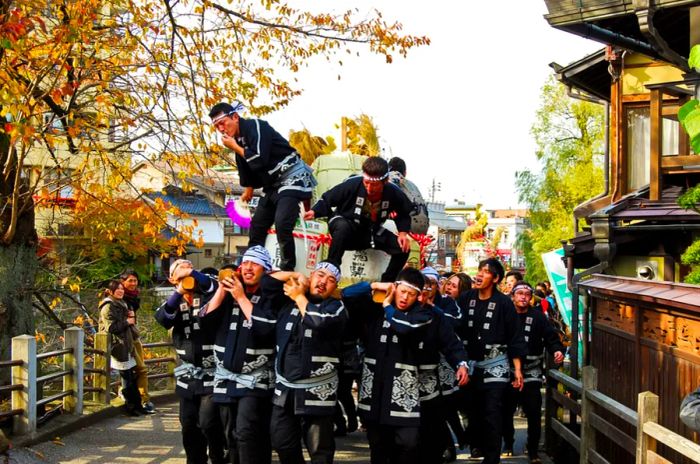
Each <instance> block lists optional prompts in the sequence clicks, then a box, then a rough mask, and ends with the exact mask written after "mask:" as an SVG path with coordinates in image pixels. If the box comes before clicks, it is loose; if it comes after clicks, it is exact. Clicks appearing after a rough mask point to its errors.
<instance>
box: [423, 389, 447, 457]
mask: <svg viewBox="0 0 700 464" xmlns="http://www.w3.org/2000/svg"><path fill="white" fill-rule="evenodd" d="M449 433H450V430H449V429H448V428H447V421H446V415H445V403H444V402H443V399H442V398H439V397H438V398H435V399H432V400H429V401H428V402H425V403H421V405H420V443H421V446H420V457H421V463H426V464H442V453H443V452H444V451H445V449H446V448H447V446H446V445H447V442H446V437H448V436H449ZM450 440H451V437H450Z"/></svg>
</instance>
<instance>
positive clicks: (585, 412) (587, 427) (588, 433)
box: [579, 366, 598, 464]
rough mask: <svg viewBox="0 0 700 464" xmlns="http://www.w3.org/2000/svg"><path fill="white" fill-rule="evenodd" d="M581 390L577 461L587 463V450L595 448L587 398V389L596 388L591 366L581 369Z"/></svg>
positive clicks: (589, 405)
mask: <svg viewBox="0 0 700 464" xmlns="http://www.w3.org/2000/svg"><path fill="white" fill-rule="evenodd" d="M582 376H583V378H582V382H583V391H582V393H581V447H580V454H579V463H580V464H588V456H589V454H588V452H589V451H590V450H595V429H594V428H593V426H592V425H591V413H592V412H593V409H592V408H593V402H592V401H591V400H589V399H588V395H587V393H588V391H589V390H596V389H597V388H598V372H597V371H596V369H595V367H593V366H586V367H584V368H583V369H582Z"/></svg>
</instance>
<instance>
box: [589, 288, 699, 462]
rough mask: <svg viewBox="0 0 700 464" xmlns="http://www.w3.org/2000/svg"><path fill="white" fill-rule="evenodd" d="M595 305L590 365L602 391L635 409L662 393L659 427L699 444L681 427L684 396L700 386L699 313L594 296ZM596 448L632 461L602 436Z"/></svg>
mask: <svg viewBox="0 0 700 464" xmlns="http://www.w3.org/2000/svg"><path fill="white" fill-rule="evenodd" d="M591 306H592V313H593V315H592V321H593V328H592V333H591V343H590V347H591V348H590V350H591V355H590V358H591V359H590V361H591V365H593V366H594V367H595V368H597V369H598V390H600V391H601V392H602V393H603V394H605V395H608V396H610V397H612V398H613V399H615V400H617V401H619V402H621V403H622V404H624V405H625V406H627V407H630V408H632V409H635V410H636V409H637V395H638V394H639V393H640V392H643V391H651V392H652V393H655V394H657V395H659V402H660V404H659V415H660V423H661V425H663V426H664V427H667V428H669V429H671V430H673V431H675V432H677V433H680V434H681V435H684V436H685V437H687V438H689V439H691V440H694V441H695V442H697V441H698V439H700V434H698V433H693V432H692V431H691V430H690V429H689V428H687V427H686V426H685V425H683V423H682V422H681V421H680V420H679V418H678V411H679V408H680V403H681V401H682V399H683V397H684V396H685V395H687V394H688V393H689V392H691V391H693V390H694V389H696V388H697V387H698V379H700V345H698V343H697V341H696V340H698V339H700V312H697V311H695V312H693V311H686V310H678V309H674V308H668V307H662V306H659V305H656V304H654V303H641V302H638V301H634V300H631V299H629V298H625V297H622V296H620V297H617V298H611V297H609V296H603V295H596V294H595V293H594V294H593V297H592V304H591ZM698 310H700V307H699V308H698ZM605 418H606V419H607V420H610V421H614V420H615V418H612V417H605ZM632 436H634V435H633V434H632ZM596 449H599V450H600V451H601V452H602V453H603V456H604V457H605V458H606V459H608V461H609V462H615V463H626V462H629V463H633V462H634V459H633V458H630V456H629V454H627V453H626V452H624V451H622V450H621V449H620V448H619V446H618V445H617V444H615V443H612V442H610V441H609V440H606V439H605V438H603V437H600V438H599V439H598V443H597V446H596ZM665 457H667V458H668V459H670V460H671V462H674V463H678V464H681V463H685V462H688V461H685V460H684V459H683V458H682V457H680V456H678V455H674V454H671V453H669V454H667V455H666V456H665Z"/></svg>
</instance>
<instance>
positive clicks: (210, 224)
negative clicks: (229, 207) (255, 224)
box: [168, 215, 228, 245]
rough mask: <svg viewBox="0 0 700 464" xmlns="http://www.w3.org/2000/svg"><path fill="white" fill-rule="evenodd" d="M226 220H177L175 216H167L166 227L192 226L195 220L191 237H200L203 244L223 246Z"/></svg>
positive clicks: (202, 218)
mask: <svg viewBox="0 0 700 464" xmlns="http://www.w3.org/2000/svg"><path fill="white" fill-rule="evenodd" d="M227 219H228V218H223V217H222V218H210V217H202V216H200V217H192V218H185V219H177V218H176V217H175V216H172V215H169V216H168V225H170V226H172V227H178V226H193V225H194V222H195V220H196V222H197V225H196V226H195V227H194V233H193V234H192V236H193V237H194V238H195V239H196V238H198V237H199V236H200V233H201V236H202V239H203V240H204V243H205V244H210V245H223V244H224V223H225V222H226V220H227Z"/></svg>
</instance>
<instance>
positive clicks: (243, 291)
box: [156, 104, 551, 464]
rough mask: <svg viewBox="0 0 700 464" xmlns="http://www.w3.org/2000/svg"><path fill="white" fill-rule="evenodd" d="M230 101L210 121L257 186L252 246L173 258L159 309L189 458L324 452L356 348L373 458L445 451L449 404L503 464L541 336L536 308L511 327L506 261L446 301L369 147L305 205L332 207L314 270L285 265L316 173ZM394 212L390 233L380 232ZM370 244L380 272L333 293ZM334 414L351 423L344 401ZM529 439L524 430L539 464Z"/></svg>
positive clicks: (416, 458)
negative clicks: (194, 260) (222, 255)
mask: <svg viewBox="0 0 700 464" xmlns="http://www.w3.org/2000/svg"><path fill="white" fill-rule="evenodd" d="M239 111H240V108H239V107H238V106H233V105H228V104H219V105H216V106H215V107H214V108H212V111H211V113H210V116H211V117H212V119H213V122H214V124H215V125H216V127H217V130H219V132H221V133H222V139H223V143H224V145H225V146H227V147H228V148H230V149H231V150H232V151H234V152H235V155H236V162H237V165H238V169H239V173H240V176H241V185H243V186H244V187H246V189H245V192H244V195H243V196H244V197H247V198H244V199H250V197H251V196H252V190H253V188H257V187H262V188H263V191H264V193H265V196H264V197H263V199H262V200H261V203H260V205H259V206H258V209H257V210H256V213H255V215H254V217H253V224H252V226H251V236H250V245H251V246H250V248H249V249H248V250H247V251H246V253H245V254H244V256H243V258H242V262H241V264H240V267H239V268H238V269H237V270H236V272H233V270H231V271H229V272H221V273H220V275H219V276H218V279H216V278H214V277H213V276H208V275H206V274H202V273H201V272H198V271H196V270H194V269H192V265H191V263H190V262H189V261H186V260H177V261H175V262H174V263H173V264H172V265H171V269H170V278H171V281H172V282H173V284H174V285H175V291H174V292H173V295H172V296H171V297H170V298H169V299H168V300H167V301H166V302H165V303H164V304H163V305H162V306H161V307H160V308H159V309H158V311H157V313H156V318H157V319H158V321H159V322H160V323H161V324H162V325H163V326H165V327H167V328H172V330H173V343H174V345H175V347H176V350H177V352H178V354H179V356H180V359H181V361H182V363H181V365H180V366H179V367H178V368H177V370H176V372H175V375H176V378H177V386H178V390H177V391H178V394H179V395H180V398H181V404H180V420H181V423H182V432H183V444H184V446H185V451H186V453H187V461H188V463H202V464H204V463H206V462H207V452H208V459H210V460H211V462H212V463H219V462H235V463H270V462H271V455H272V450H273V449H274V450H275V451H276V453H277V455H278V456H279V460H280V462H281V463H283V464H286V463H291V464H296V463H303V462H304V457H303V452H302V443H303V444H304V445H305V446H306V449H307V452H308V454H309V456H310V458H311V462H313V463H331V462H333V457H334V453H335V442H334V436H333V434H334V416H335V417H336V418H337V415H338V406H337V405H338V396H339V391H338V388H339V384H341V385H343V388H345V389H346V390H347V391H345V390H342V391H341V392H340V395H341V397H343V398H345V400H346V402H347V397H348V396H349V386H351V385H352V381H350V382H348V377H347V376H345V377H344V375H345V373H346V372H345V370H344V368H343V367H342V365H341V359H346V358H348V356H347V352H348V351H349V350H352V349H353V348H354V350H355V353H358V346H361V347H362V353H363V356H362V358H361V366H357V367H360V369H361V375H360V377H359V379H358V405H357V411H358V413H359V415H360V418H361V419H362V422H363V425H364V426H365V427H366V429H367V437H368V441H369V444H370V452H371V461H372V463H382V464H388V463H418V462H427V463H438V462H442V452H443V451H444V449H445V436H446V435H447V426H446V425H445V424H446V422H445V421H446V420H447V419H448V417H449V416H450V411H452V412H454V411H455V410H456V409H461V410H464V411H466V413H467V416H468V422H469V429H470V430H469V431H470V433H469V436H470V437H471V443H470V445H471V448H472V454H473V455H477V450H480V451H481V453H483V456H484V461H483V462H485V463H496V462H499V460H500V448H501V435H502V432H503V426H502V423H503V420H502V417H503V411H504V410H509V408H511V406H510V405H512V403H513V400H512V398H511V395H510V392H511V391H515V390H514V389H516V390H518V391H519V390H523V388H524V387H523V385H526V384H528V383H530V382H532V384H533V385H534V381H532V379H534V377H533V376H537V374H535V373H534V370H533V369H534V362H535V358H533V356H538V358H537V360H538V361H541V358H539V356H540V355H541V352H542V341H543V336H541V335H542V333H543V332H542V331H541V329H540V328H539V327H540V325H541V321H540V318H539V317H537V316H532V315H530V316H525V318H524V319H523V321H524V322H522V323H521V318H520V317H519V316H518V313H516V310H515V307H514V306H513V303H512V302H511V299H510V298H508V297H507V296H505V295H503V294H501V293H500V292H499V291H498V290H497V289H496V284H498V282H499V281H500V280H501V279H502V278H503V267H502V265H501V264H500V263H499V262H498V261H497V260H495V259H489V260H485V261H484V262H482V263H480V265H479V273H478V275H477V277H476V279H475V282H476V288H475V289H474V290H471V291H469V292H465V293H463V294H462V295H460V297H459V298H458V299H457V301H455V300H453V299H452V298H450V297H443V296H441V295H440V294H439V293H438V292H437V280H438V276H437V273H436V272H435V271H434V270H432V269H430V268H427V269H425V270H424V271H423V273H421V272H420V271H418V270H415V269H411V268H406V269H403V267H404V265H405V263H406V260H407V258H408V251H409V242H408V237H407V234H408V232H409V230H410V216H409V213H410V211H411V209H412V204H411V202H410V200H408V198H407V197H406V195H405V194H404V193H403V192H402V191H401V190H400V189H399V188H398V187H396V186H395V185H393V184H391V183H388V182H387V179H388V166H387V163H386V161H384V160H383V159H381V158H378V157H374V158H369V159H368V160H367V161H366V162H365V163H364V164H363V173H362V174H361V175H359V176H354V177H351V178H349V179H347V180H345V181H344V182H342V183H341V184H339V185H338V186H336V187H334V188H332V189H330V190H329V191H327V192H326V193H324V194H323V196H322V197H321V199H320V200H319V201H318V202H317V203H316V205H314V206H313V208H311V209H309V210H308V211H307V212H306V213H305V215H304V218H305V219H313V218H317V217H328V218H329V219H328V222H329V231H330V233H331V237H332V243H331V247H330V250H329V255H328V259H327V261H323V262H321V263H319V264H318V265H317V266H316V268H315V270H314V271H313V272H312V273H311V276H310V277H308V278H307V277H305V276H303V275H302V274H300V273H296V272H294V271H293V269H294V266H295V258H294V243H293V237H292V228H293V226H294V222H295V220H296V217H297V216H298V214H299V208H300V203H299V201H300V200H301V201H303V200H306V199H308V198H309V197H310V194H311V190H312V189H313V186H314V185H315V180H314V179H313V176H312V174H311V172H310V170H309V169H307V168H308V166H306V165H305V164H304V163H303V161H301V159H300V157H299V155H298V154H297V153H296V152H295V151H294V149H293V148H291V147H290V146H289V144H288V143H287V141H286V140H285V139H284V138H283V137H281V136H280V135H279V134H278V133H277V132H275V131H274V129H272V128H271V127H270V126H269V125H268V124H267V123H265V122H264V121H259V120H247V119H243V118H240V116H239V115H238V112H239ZM390 216H392V219H393V220H394V222H395V224H396V227H397V231H398V233H397V234H394V233H392V232H390V231H388V230H387V229H385V228H384V227H383V224H384V222H385V221H386V220H387V219H389V217H390ZM273 222H274V223H275V226H276V230H277V235H278V240H279V243H280V249H281V256H282V259H281V262H280V268H281V271H277V272H272V260H271V258H270V255H269V253H268V252H267V250H266V249H265V248H264V240H265V235H266V234H267V229H268V228H269V227H270V225H271V224H272V223H273ZM369 247H372V248H376V249H379V250H383V251H386V252H387V253H389V254H390V255H391V260H390V263H389V266H388V268H387V269H386V271H385V272H384V274H383V275H382V278H381V279H380V280H381V281H380V282H373V283H368V282H361V283H358V284H355V285H351V286H349V287H346V288H345V289H343V291H342V293H341V297H340V298H336V297H334V296H333V295H334V292H335V291H336V288H337V285H338V282H339V281H340V277H341V276H340V265H341V260H342V256H343V253H344V252H345V250H354V249H364V248H369ZM516 288H519V287H517V286H516ZM520 289H521V290H522V288H520ZM377 295H385V296H384V297H383V298H376V296H377ZM545 322H546V320H545ZM523 328H524V330H523ZM528 338H529V339H531V340H532V342H527V340H526V339H528ZM535 339H537V341H535ZM528 343H530V345H531V348H532V350H534V351H528ZM549 348H550V346H549V345H548V349H549ZM537 349H539V353H537V352H536V350H537ZM550 351H551V350H550ZM350 357H352V356H350ZM358 358H359V353H358ZM524 376H526V377H525V378H524ZM539 376H540V377H541V372H540V374H539ZM350 378H352V377H350ZM342 379H344V380H345V381H344V382H341V380H342ZM467 382H469V384H468V386H467V387H466V389H465V388H462V389H461V392H460V393H461V394H459V395H455V396H451V395H453V394H454V393H456V392H458V391H460V388H459V387H464V386H465V385H466V384H467ZM511 385H512V386H511ZM513 387H514V388H513ZM534 388H535V387H533V389H534ZM524 391H526V392H528V391H529V390H524ZM533 391H534V390H533ZM537 392H538V393H539V390H537ZM534 396H535V395H534V393H531V394H530V395H529V396H526V397H525V399H523V400H522V401H521V402H527V401H530V403H531V406H528V409H527V411H531V410H534V408H535V406H536V404H535V400H534ZM530 397H532V398H533V399H532V400H528V399H527V398H530ZM350 401H352V398H350ZM540 401H541V400H540ZM530 403H528V404H530ZM344 409H345V411H346V414H347V415H348V416H350V414H352V415H353V418H354V412H349V410H350V409H352V408H350V407H349V406H345V407H344ZM527 411H526V412H527ZM538 414H539V411H538ZM455 417H456V414H455ZM511 417H512V413H511ZM353 428H354V427H353ZM505 433H506V434H507V433H508V431H507V430H506V431H505ZM535 439H536V440H539V435H538V433H537V432H536V431H533V435H532V440H531V441H533V443H530V441H529V442H528V446H529V450H530V451H531V458H532V459H534V460H536V459H537V458H536V441H534V440H535ZM207 450H208V451H207ZM533 450H534V451H533ZM226 453H228V455H229V458H226V457H225V454H226ZM533 453H534V454H533Z"/></svg>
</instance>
